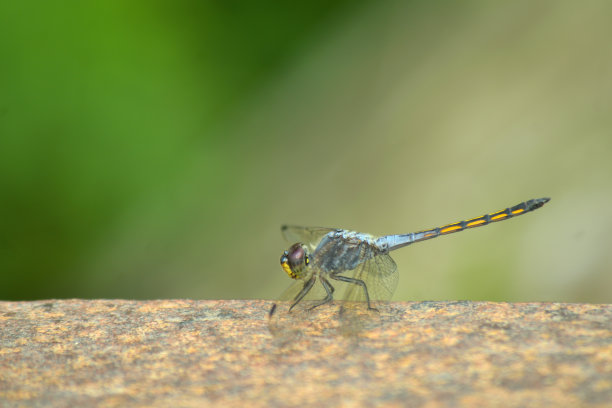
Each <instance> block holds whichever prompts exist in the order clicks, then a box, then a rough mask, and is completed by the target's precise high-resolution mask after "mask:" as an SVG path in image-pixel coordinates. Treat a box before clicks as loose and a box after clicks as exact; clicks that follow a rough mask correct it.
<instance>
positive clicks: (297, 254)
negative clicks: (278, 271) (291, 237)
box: [280, 242, 310, 279]
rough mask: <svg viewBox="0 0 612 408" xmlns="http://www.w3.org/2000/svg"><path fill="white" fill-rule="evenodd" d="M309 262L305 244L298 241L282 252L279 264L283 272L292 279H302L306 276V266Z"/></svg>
mask: <svg viewBox="0 0 612 408" xmlns="http://www.w3.org/2000/svg"><path fill="white" fill-rule="evenodd" d="M309 263H310V260H309V259H308V251H307V250H306V246H305V245H303V244H302V243H300V242H298V243H297V244H293V245H291V247H290V248H289V249H288V250H286V251H285V252H283V254H282V255H281V258H280V264H281V267H282V268H283V270H284V271H285V273H287V275H289V276H290V277H291V278H292V279H302V278H304V277H305V276H306V267H307V266H308V264H309Z"/></svg>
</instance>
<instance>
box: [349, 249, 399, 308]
mask: <svg viewBox="0 0 612 408" xmlns="http://www.w3.org/2000/svg"><path fill="white" fill-rule="evenodd" d="M351 272H352V271H347V272H346V273H344V275H352V277H353V278H354V279H359V280H362V281H363V282H364V283H365V284H366V287H367V288H368V294H369V295H370V301H374V302H375V301H377V300H379V301H387V300H389V299H391V296H393V293H394V292H395V288H397V281H398V273H397V265H396V264H395V261H394V260H393V259H392V258H391V257H390V256H389V255H388V254H381V255H377V256H374V257H372V258H370V259H368V260H366V261H365V262H363V263H362V264H360V265H359V266H358V267H357V268H355V270H354V272H353V273H351ZM342 299H343V300H348V301H359V302H365V301H366V297H365V293H364V290H363V288H362V287H361V286H359V285H355V284H349V285H348V286H347V288H346V290H345V292H344V296H343V297H342Z"/></svg>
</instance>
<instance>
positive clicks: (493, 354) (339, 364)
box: [0, 300, 612, 407]
mask: <svg viewBox="0 0 612 408" xmlns="http://www.w3.org/2000/svg"><path fill="white" fill-rule="evenodd" d="M270 305H271V304H270V302H267V301H189V300H160V301H125V300H49V301H37V302H0V330H1V331H0V405H1V406H45V407H52V406H57V407H63V406H103V407H112V406H121V407H125V406H142V407H145V406H146V407H149V406H168V407H202V406H210V405H215V406H224V407H226V406H241V407H242V406H266V407H268V406H271V407H275V406H301V405H305V406H321V405H322V404H321V403H325V405H327V406H340V405H347V406H358V405H360V406H375V405H376V406H392V407H395V406H397V407H404V406H408V407H421V406H422V407H445V406H466V407H479V406H482V407H485V406H486V407H491V406H504V407H526V406H530V407H534V406H554V407H610V406H612V305H587V304H555V303H553V304H548V303H529V304H512V303H488V302H417V303H415V302H398V303H391V304H390V305H389V310H388V315H387V318H385V319H383V322H382V323H381V325H380V327H377V328H376V329H372V330H365V331H364V332H363V333H361V335H360V336H359V337H358V338H350V337H349V338H345V337H343V336H340V335H330V336H325V335H323V336H319V337H312V336H309V337H308V336H307V337H300V338H296V339H295V340H294V341H292V342H290V344H288V345H280V344H279V342H278V341H277V340H275V339H274V338H273V337H272V336H271V335H270V334H269V331H268V328H267V312H268V309H269V307H270ZM336 310H337V307H333V306H332V307H327V308H326V309H323V312H321V313H320V315H319V316H317V319H327V320H328V321H333V320H334V319H336V318H337V313H335V311H336ZM326 313H327V315H326Z"/></svg>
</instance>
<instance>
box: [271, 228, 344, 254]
mask: <svg viewBox="0 0 612 408" xmlns="http://www.w3.org/2000/svg"><path fill="white" fill-rule="evenodd" d="M335 230H336V229H335V228H324V227H299V226H296V225H283V226H282V227H281V233H282V234H283V238H285V240H286V241H287V242H289V243H290V244H295V243H296V242H301V243H302V244H305V245H307V246H308V247H309V249H310V250H311V251H314V250H315V249H316V247H317V244H318V243H319V241H321V238H323V237H324V236H325V234H327V233H329V232H332V231H335Z"/></svg>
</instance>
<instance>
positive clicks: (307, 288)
mask: <svg viewBox="0 0 612 408" xmlns="http://www.w3.org/2000/svg"><path fill="white" fill-rule="evenodd" d="M316 279H317V278H316V276H313V277H312V278H310V279H309V280H308V281H306V282H305V283H304V286H303V287H302V290H300V293H298V294H297V296H296V297H295V299H293V304H292V305H291V307H290V308H289V311H291V309H293V308H294V307H295V305H297V304H298V303H300V301H301V300H302V299H304V296H306V294H307V293H308V292H310V289H312V285H314V284H315V281H316Z"/></svg>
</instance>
